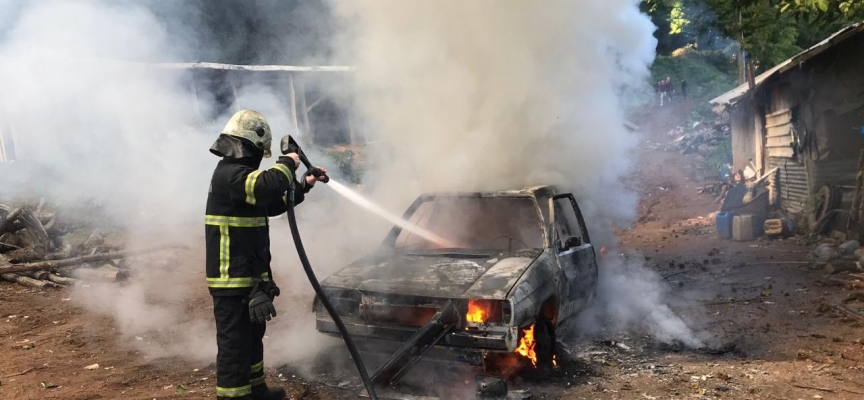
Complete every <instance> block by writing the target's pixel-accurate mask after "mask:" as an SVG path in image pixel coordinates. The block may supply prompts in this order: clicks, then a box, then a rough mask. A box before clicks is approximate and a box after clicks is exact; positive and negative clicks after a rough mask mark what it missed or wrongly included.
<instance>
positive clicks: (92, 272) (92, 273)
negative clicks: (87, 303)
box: [70, 264, 129, 282]
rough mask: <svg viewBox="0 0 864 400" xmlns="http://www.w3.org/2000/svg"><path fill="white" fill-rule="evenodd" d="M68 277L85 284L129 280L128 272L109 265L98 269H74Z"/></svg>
mask: <svg viewBox="0 0 864 400" xmlns="http://www.w3.org/2000/svg"><path fill="white" fill-rule="evenodd" d="M70 275H71V276H72V277H73V278H75V279H78V280H81V281H86V282H122V281H125V280H127V279H129V271H124V270H122V269H119V268H117V267H113V266H111V265H107V264H106V265H103V266H101V267H98V268H75V269H73V270H72V271H70Z"/></svg>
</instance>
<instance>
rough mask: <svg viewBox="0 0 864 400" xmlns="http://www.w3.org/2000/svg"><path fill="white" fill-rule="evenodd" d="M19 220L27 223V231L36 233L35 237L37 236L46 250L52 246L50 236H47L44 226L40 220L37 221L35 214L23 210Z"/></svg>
mask: <svg viewBox="0 0 864 400" xmlns="http://www.w3.org/2000/svg"><path fill="white" fill-rule="evenodd" d="M21 221H22V222H24V223H25V224H26V225H27V228H28V230H29V231H31V232H33V233H35V234H36V237H38V238H39V242H40V243H41V244H42V246H44V247H45V248H46V249H47V250H51V249H52V247H53V243H52V242H51V238H50V237H48V232H47V231H45V227H44V226H42V222H40V221H39V218H36V215H34V214H33V212H32V211H30V210H29V209H28V210H25V211H24V212H23V213H22V214H21Z"/></svg>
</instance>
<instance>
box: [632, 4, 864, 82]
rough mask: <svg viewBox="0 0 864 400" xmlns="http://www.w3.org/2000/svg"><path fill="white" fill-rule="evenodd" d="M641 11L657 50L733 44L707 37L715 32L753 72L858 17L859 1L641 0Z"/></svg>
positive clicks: (863, 15)
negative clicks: (740, 54)
mask: <svg viewBox="0 0 864 400" xmlns="http://www.w3.org/2000/svg"><path fill="white" fill-rule="evenodd" d="M642 10H643V11H644V12H646V13H647V14H648V15H649V16H650V17H651V20H652V21H653V22H654V23H655V24H656V25H657V27H658V30H657V32H655V37H657V40H658V44H657V52H658V54H660V55H670V54H672V53H673V52H675V51H678V49H680V48H688V47H689V48H694V49H697V50H700V51H705V50H713V51H716V50H722V51H724V52H725V53H726V54H729V55H731V54H732V53H733V52H734V51H735V50H736V49H737V45H733V46H728V45H727V46H725V48H724V46H722V45H721V44H720V43H718V42H717V41H716V40H713V39H712V38H714V37H717V36H720V37H722V38H725V39H730V40H733V41H735V42H738V43H740V45H741V48H742V49H743V50H745V51H746V52H747V53H748V54H749V57H750V58H749V59H750V60H751V61H752V62H753V64H754V66H755V67H756V70H757V72H762V71H764V70H767V69H769V68H771V67H773V66H774V65H776V64H778V63H780V62H782V61H784V60H786V59H788V58H789V57H792V56H793V55H795V54H797V53H798V52H800V51H802V50H803V49H806V48H808V47H810V46H812V45H814V44H816V43H817V42H819V41H821V40H823V39H825V38H826V37H828V36H829V35H831V34H832V33H834V32H835V31H837V30H839V29H841V28H842V27H844V26H847V25H849V24H851V23H854V22H857V21H861V20H862V19H864V1H862V0H643V2H642ZM718 33H719V35H718ZM730 47H731V48H730ZM730 50H731V51H730Z"/></svg>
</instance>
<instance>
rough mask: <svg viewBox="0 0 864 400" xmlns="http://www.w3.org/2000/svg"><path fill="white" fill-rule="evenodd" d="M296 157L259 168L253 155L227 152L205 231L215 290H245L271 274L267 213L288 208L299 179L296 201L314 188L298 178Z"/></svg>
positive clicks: (217, 174)
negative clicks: (289, 194)
mask: <svg viewBox="0 0 864 400" xmlns="http://www.w3.org/2000/svg"><path fill="white" fill-rule="evenodd" d="M289 164H293V162H291V161H290V160H287V161H279V162H277V163H276V164H275V165H273V166H272V167H270V169H266V170H259V169H256V168H255V167H256V166H257V162H254V161H253V159H252V158H239V159H237V158H228V157H226V158H223V159H222V161H219V164H218V165H217V166H216V170H215V171H214V172H213V179H212V180H211V181H210V193H209V195H208V196H207V215H206V217H205V237H206V242H207V255H206V258H207V286H208V287H209V288H210V294H212V295H214V296H231V295H243V294H246V293H248V292H249V291H250V290H251V288H252V287H253V286H254V285H255V282H256V281H257V280H264V281H267V280H270V279H271V275H272V274H271V271H270V233H269V227H268V223H267V217H269V216H277V215H279V214H282V213H283V212H285V210H286V208H285V207H286V202H287V201H288V199H286V198H285V194H286V192H287V191H288V189H289V187H290V185H291V183H292V182H294V185H295V190H294V204H295V205H297V204H300V203H301V202H302V201H303V199H304V193H306V192H308V189H309V188H307V187H306V185H305V183H306V182H305V179H304V180H302V181H303V182H302V184H299V183H297V182H295V179H294V174H295V172H294V166H293V165H289Z"/></svg>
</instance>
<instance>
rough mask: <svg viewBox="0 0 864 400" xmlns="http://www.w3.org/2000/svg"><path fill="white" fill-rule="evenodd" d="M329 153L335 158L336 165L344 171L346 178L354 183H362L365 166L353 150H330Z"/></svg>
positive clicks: (340, 170)
mask: <svg viewBox="0 0 864 400" xmlns="http://www.w3.org/2000/svg"><path fill="white" fill-rule="evenodd" d="M327 155H329V156H330V157H331V158H332V159H333V161H334V162H335V163H336V167H337V168H339V172H341V173H342V176H344V177H345V179H347V180H348V181H349V182H351V183H354V184H359V183H360V181H361V180H362V178H363V167H362V166H361V165H360V162H359V161H358V160H357V157H356V156H355V154H354V151H353V150H351V149H345V150H342V151H339V150H328V151H327Z"/></svg>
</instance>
